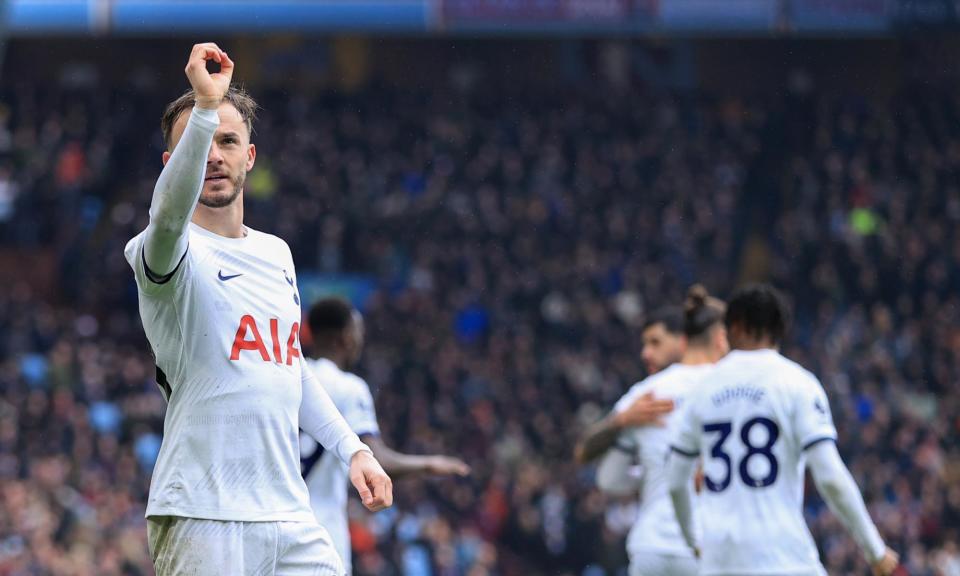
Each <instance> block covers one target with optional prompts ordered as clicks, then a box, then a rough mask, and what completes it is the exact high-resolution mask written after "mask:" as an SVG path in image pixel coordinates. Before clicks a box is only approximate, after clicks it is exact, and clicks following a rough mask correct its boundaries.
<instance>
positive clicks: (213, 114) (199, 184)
mask: <svg viewBox="0 0 960 576" xmlns="http://www.w3.org/2000/svg"><path fill="white" fill-rule="evenodd" d="M219 124H220V118H219V116H218V114H217V111H216V110H205V109H202V108H194V109H193V111H192V112H191V113H190V118H189V119H188V120H187V126H186V128H185V129H184V131H183V136H181V137H180V141H179V142H178V143H177V146H176V148H175V149H174V150H173V153H172V154H171V156H170V160H169V161H168V162H167V164H166V166H164V167H163V171H162V172H161V173H160V177H159V178H158V179H157V184H156V186H155V187H154V189H153V199H152V200H151V202H150V224H149V226H148V227H147V233H146V239H145V242H144V247H143V248H144V256H145V258H146V262H147V266H148V267H149V268H150V270H151V271H153V272H155V273H157V274H160V275H163V274H166V273H168V272H170V271H171V270H172V269H173V268H174V267H175V266H176V264H177V262H178V261H179V260H180V257H181V256H183V252H184V251H186V234H185V232H186V229H187V224H188V223H189V222H190V218H191V217H192V216H193V211H194V209H195V208H196V206H197V200H198V199H199V198H200V191H201V189H202V188H203V179H204V176H205V175H206V170H207V155H208V154H209V153H210V145H211V144H212V142H213V135H214V132H216V130H217V126H219Z"/></svg>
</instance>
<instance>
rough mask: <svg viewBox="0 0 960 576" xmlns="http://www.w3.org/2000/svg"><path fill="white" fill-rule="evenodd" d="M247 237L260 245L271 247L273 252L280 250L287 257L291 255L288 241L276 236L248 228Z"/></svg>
mask: <svg viewBox="0 0 960 576" xmlns="http://www.w3.org/2000/svg"><path fill="white" fill-rule="evenodd" d="M247 235H248V236H247V237H248V238H249V239H250V240H252V241H253V242H255V243H257V244H259V245H264V246H269V247H270V248H271V249H272V250H278V251H280V252H282V253H285V254H287V255H289V254H291V252H290V245H289V244H287V241H286V240H284V239H283V238H281V237H279V236H277V235H275V234H270V233H269V232H262V231H260V230H255V229H253V228H250V227H249V226H247Z"/></svg>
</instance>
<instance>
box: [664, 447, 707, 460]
mask: <svg viewBox="0 0 960 576" xmlns="http://www.w3.org/2000/svg"><path fill="white" fill-rule="evenodd" d="M670 450H672V451H674V452H676V453H677V454H679V455H681V456H686V457H687V458H696V457H698V456H700V453H699V452H694V451H692V450H684V449H683V448H677V447H676V446H671V447H670Z"/></svg>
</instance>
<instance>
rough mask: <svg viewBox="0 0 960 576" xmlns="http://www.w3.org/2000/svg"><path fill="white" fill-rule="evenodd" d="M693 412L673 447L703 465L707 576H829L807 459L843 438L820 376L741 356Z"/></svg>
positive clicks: (776, 357) (771, 356)
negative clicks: (818, 447) (809, 512)
mask: <svg viewBox="0 0 960 576" xmlns="http://www.w3.org/2000/svg"><path fill="white" fill-rule="evenodd" d="M687 406H688V409H687V410H685V411H684V414H683V418H682V419H681V421H680V423H679V426H678V428H677V434H676V436H675V437H674V439H673V443H672V446H673V449H674V450H675V451H677V452H679V453H680V454H682V455H686V456H689V457H696V456H703V460H704V473H705V474H706V478H705V488H704V491H703V494H701V496H700V499H699V502H698V505H697V512H698V516H699V520H700V527H701V528H702V538H701V548H702V550H701V552H702V555H701V560H700V570H701V572H700V573H701V574H708V575H721V574H722V575H732V574H740V575H744V574H745V575H751V574H757V575H760V574H784V575H785V574H798V575H799V574H822V575H825V574H826V572H825V571H824V569H823V567H822V565H821V564H820V559H819V557H818V555H817V548H816V545H815V544H814V541H813V537H812V536H811V535H810V531H809V530H808V529H807V525H806V523H805V522H804V519H803V510H802V507H803V486H804V467H805V464H806V458H805V456H804V450H806V449H807V448H809V447H810V446H812V445H814V444H816V443H818V442H821V441H824V440H832V441H835V440H836V438H837V431H836V428H835V427H834V425H833V418H832V416H831V415H830V406H829V404H828V402H827V395H826V393H824V391H823V387H822V386H821V385H820V382H819V381H818V380H817V379H816V377H814V376H813V374H811V373H810V372H807V371H806V370H804V369H803V368H802V367H800V366H799V365H798V364H796V363H795V362H792V361H790V360H788V359H786V358H784V357H783V356H781V355H780V354H779V353H778V352H777V351H775V350H769V349H767V350H756V351H741V350H736V351H733V352H731V353H730V354H729V355H727V356H726V358H724V359H723V360H721V361H720V362H718V363H717V364H716V365H715V367H714V369H713V370H711V371H710V372H709V373H708V374H707V375H705V376H704V378H703V380H702V381H701V382H700V385H699V386H698V387H697V392H696V393H695V394H694V395H692V396H690V397H689V399H688V401H687ZM674 457H680V456H677V455H674Z"/></svg>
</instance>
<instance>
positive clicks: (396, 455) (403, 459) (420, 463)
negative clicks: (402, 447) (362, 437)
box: [368, 439, 431, 478]
mask: <svg viewBox="0 0 960 576" xmlns="http://www.w3.org/2000/svg"><path fill="white" fill-rule="evenodd" d="M368 442H369V444H370V449H371V450H373V456H374V457H375V458H376V459H377V461H378V462H380V465H381V466H383V469H384V470H386V472H387V474H389V475H390V476H391V477H393V478H398V477H402V476H408V475H412V474H426V473H428V472H430V458H431V457H430V456H421V455H414V454H402V453H400V452H397V451H396V450H393V449H392V448H389V447H388V446H387V445H386V444H384V443H383V441H382V440H379V439H377V440H376V441H369V440H368Z"/></svg>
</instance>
